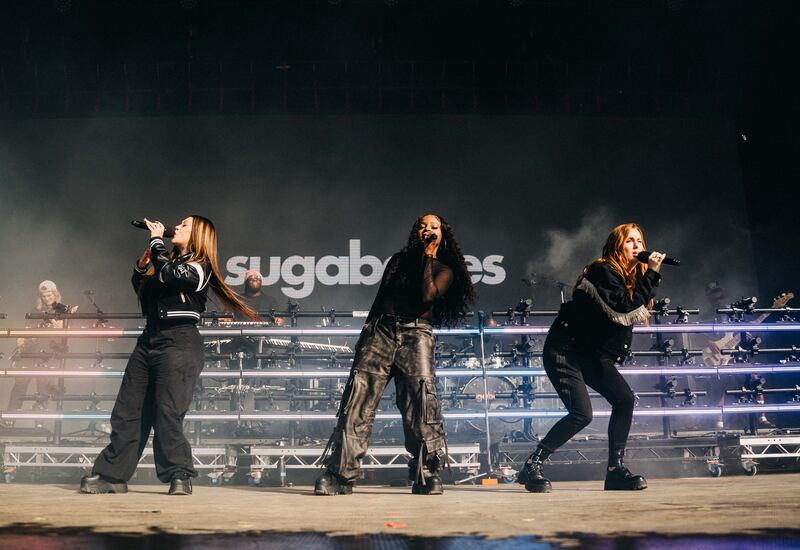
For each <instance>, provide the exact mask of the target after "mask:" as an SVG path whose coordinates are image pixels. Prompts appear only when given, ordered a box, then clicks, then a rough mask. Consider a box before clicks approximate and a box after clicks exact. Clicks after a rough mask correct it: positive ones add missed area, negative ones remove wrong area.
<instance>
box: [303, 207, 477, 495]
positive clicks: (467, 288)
mask: <svg viewBox="0 0 800 550" xmlns="http://www.w3.org/2000/svg"><path fill="white" fill-rule="evenodd" d="M474 299H475V291H474V289H473V286H472V281H471V280H470V275H469V273H468V271H467V266H466V263H465V262H464V255H463V254H462V253H461V249H460V247H459V245H458V242H457V241H456V238H455V235H454V234H453V230H452V228H451V227H450V225H449V224H448V223H447V222H446V221H445V220H444V219H443V218H442V217H441V216H437V215H434V214H427V215H424V216H422V217H420V218H419V219H417V221H416V222H414V225H413V227H412V229H411V233H410V235H409V238H408V243H407V245H406V246H405V248H403V249H402V250H401V251H400V252H398V253H396V254H394V255H393V256H392V257H391V259H390V260H389V262H388V264H387V266H386V270H385V271H384V273H383V278H382V280H381V285H380V288H379V290H378V294H377V296H376V297H375V301H374V303H373V305H372V308H371V309H370V312H369V315H368V317H367V322H366V323H365V324H364V328H363V330H362V331H361V336H360V338H359V340H358V343H357V344H356V354H355V358H354V360H353V368H352V369H351V371H350V377H349V379H348V381H347V384H346V385H345V389H344V393H343V396H342V401H341V404H340V406H339V412H338V415H337V416H338V422H337V425H336V428H335V429H334V431H333V435H331V438H330V440H329V442H328V448H327V449H326V452H325V454H324V459H323V464H324V465H325V472H324V473H323V475H322V476H321V477H320V478H319V479H317V482H316V486H315V488H314V492H315V493H316V494H317V495H339V494H350V493H352V491H353V485H354V483H355V480H356V479H357V478H358V475H359V472H360V469H361V468H360V464H359V461H360V460H361V459H362V458H363V457H364V455H365V454H366V452H367V446H368V444H369V438H370V435H371V433H372V425H373V422H374V420H375V412H376V411H377V409H378V405H379V403H380V399H381V395H382V394H383V391H384V389H385V388H386V385H387V384H388V383H389V380H390V379H392V378H394V382H395V388H396V396H397V407H398V408H399V409H400V413H401V415H402V417H403V431H404V435H405V447H406V450H407V451H408V452H409V453H410V454H411V455H412V459H411V461H410V462H409V479H410V480H413V485H412V489H411V492H412V493H413V494H430V495H433V494H441V493H442V481H441V479H440V478H439V475H438V473H437V472H438V471H439V469H440V468H441V467H442V465H443V463H444V461H445V459H446V440H445V433H444V425H443V422H442V411H441V404H440V402H439V399H438V398H437V396H436V385H435V372H434V362H433V350H434V336H433V328H432V326H433V325H434V324H447V325H452V324H454V323H455V322H457V321H458V320H459V318H460V317H462V316H463V314H464V313H466V311H467V309H468V306H469V305H470V304H471V303H472V302H473V301H474ZM328 453H329V454H328Z"/></svg>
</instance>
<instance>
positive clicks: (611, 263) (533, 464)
mask: <svg viewBox="0 0 800 550" xmlns="http://www.w3.org/2000/svg"><path fill="white" fill-rule="evenodd" d="M645 250H646V247H645V243H644V233H643V231H642V229H641V227H639V226H638V225H636V224H635V223H626V224H622V225H618V226H617V227H615V228H614V229H613V230H612V231H611V234H610V235H609V236H608V239H607V240H606V244H605V246H604V247H603V254H602V256H601V257H600V258H597V259H596V260H594V261H593V262H592V263H590V264H589V265H587V266H586V267H584V269H583V271H582V273H581V275H580V276H579V277H578V280H577V282H576V283H575V288H574V290H573V293H572V300H571V301H569V302H566V303H565V304H562V305H561V310H560V311H559V314H558V317H557V318H556V320H555V321H554V322H553V325H552V326H551V327H550V331H549V333H548V335H547V339H546V340H545V344H544V352H543V363H544V368H545V372H546V373H547V377H548V378H549V379H550V382H551V383H552V384H553V387H554V388H555V390H556V392H557V393H558V395H559V397H561V400H562V401H563V402H564V406H565V407H566V408H567V411H568V414H567V415H566V416H564V417H563V418H561V419H560V420H559V421H558V422H557V423H556V424H555V425H554V426H553V427H552V428H551V429H550V431H549V432H548V433H547V435H546V436H545V437H544V439H542V440H541V441H540V442H539V445H538V446H537V447H536V449H535V450H534V451H533V452H532V453H531V455H530V456H529V457H528V459H527V460H526V462H525V464H524V466H523V467H522V469H521V470H520V473H519V476H518V478H517V481H518V482H519V483H521V484H524V485H525V488H526V489H527V490H528V491H530V492H532V493H549V492H550V491H551V490H552V488H551V484H550V481H549V480H548V479H547V478H545V477H544V474H543V473H542V463H543V462H544V461H545V460H546V459H547V457H548V456H550V455H551V454H552V453H553V452H554V451H555V450H556V449H558V448H559V447H560V446H562V445H563V444H564V443H566V442H567V441H569V439H570V438H571V437H572V436H574V435H575V434H577V433H578V432H579V431H581V430H582V429H583V428H585V427H586V426H588V425H589V423H590V422H591V421H592V404H591V401H590V398H589V392H588V390H587V386H589V387H591V388H594V389H595V390H597V392H598V393H600V395H602V396H603V397H604V398H605V399H606V400H607V401H608V402H609V403H610V404H611V418H610V419H609V422H608V469H607V470H606V479H605V489H606V490H636V489H645V488H646V487H647V481H646V480H645V478H644V477H642V476H639V475H633V474H632V473H631V472H630V471H629V470H628V469H627V468H626V467H625V463H624V461H623V458H624V454H625V445H626V444H627V440H628V432H629V431H630V427H631V421H632V419H633V407H634V395H633V392H632V391H631V388H630V386H629V385H628V383H627V382H626V381H625V379H624V378H623V377H622V375H621V374H620V373H619V371H618V370H617V368H616V365H618V364H620V363H622V361H623V360H624V359H625V357H626V356H627V355H628V352H629V351H630V345H631V340H632V338H633V325H634V324H635V323H637V322H645V321H646V320H647V318H648V316H649V308H650V307H651V306H652V300H653V296H654V295H655V290H656V287H657V286H658V284H659V282H660V281H661V275H660V273H659V270H660V268H661V263H662V262H663V261H664V257H665V256H664V254H662V253H660V252H653V253H650V254H649V258H648V259H647V263H646V264H645V263H642V262H641V261H640V260H639V259H638V258H637V256H638V255H639V254H640V253H641V252H643V251H645Z"/></svg>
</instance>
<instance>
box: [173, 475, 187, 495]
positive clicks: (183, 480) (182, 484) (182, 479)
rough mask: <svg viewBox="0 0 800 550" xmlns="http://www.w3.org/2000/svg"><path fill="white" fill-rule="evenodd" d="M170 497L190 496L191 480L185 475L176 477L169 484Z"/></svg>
mask: <svg viewBox="0 0 800 550" xmlns="http://www.w3.org/2000/svg"><path fill="white" fill-rule="evenodd" d="M168 494H170V495H191V494H192V480H191V478H190V477H189V476H187V475H177V476H175V477H173V478H172V480H171V481H170V482H169V493H168Z"/></svg>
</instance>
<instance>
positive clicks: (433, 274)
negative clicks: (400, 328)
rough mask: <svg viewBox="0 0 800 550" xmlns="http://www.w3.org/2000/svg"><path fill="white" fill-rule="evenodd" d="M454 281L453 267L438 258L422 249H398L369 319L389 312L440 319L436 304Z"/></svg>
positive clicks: (391, 260)
mask: <svg viewBox="0 0 800 550" xmlns="http://www.w3.org/2000/svg"><path fill="white" fill-rule="evenodd" d="M452 282H453V270H452V269H450V267H448V266H447V265H445V264H443V263H442V262H440V261H439V260H437V259H436V258H434V257H432V256H428V255H425V254H423V253H422V252H421V251H419V252H418V251H414V250H412V251H410V252H406V253H402V252H398V253H396V254H395V255H394V256H392V257H391V258H390V259H389V262H388V263H387V264H386V269H385V270H384V272H383V278H382V279H381V286H380V288H379V289H378V294H377V296H375V302H374V303H373V304H372V308H371V309H370V311H369V317H367V320H368V321H370V320H372V319H374V318H376V317H378V316H380V315H383V314H388V315H397V316H400V317H409V318H413V319H427V320H429V321H436V319H435V318H434V306H435V305H436V302H437V301H438V300H441V299H442V298H443V297H444V294H445V292H447V289H448V288H449V287H450V284H451V283H452Z"/></svg>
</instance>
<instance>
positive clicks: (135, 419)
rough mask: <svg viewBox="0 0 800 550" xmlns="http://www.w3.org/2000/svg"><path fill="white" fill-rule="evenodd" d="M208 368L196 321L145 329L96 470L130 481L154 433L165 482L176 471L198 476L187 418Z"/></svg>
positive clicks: (155, 452) (158, 464)
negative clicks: (185, 424) (185, 426)
mask: <svg viewBox="0 0 800 550" xmlns="http://www.w3.org/2000/svg"><path fill="white" fill-rule="evenodd" d="M201 370H203V338H202V336H200V333H199V332H198V331H197V327H196V326H195V325H193V324H186V325H178V326H173V327H168V328H158V329H154V328H146V329H145V331H144V332H143V333H142V335H141V336H140V337H139V339H138V341H137V342H136V347H135V348H134V350H133V353H132V354H131V357H130V359H129V360H128V365H127V367H125V375H124V377H123V378H122V385H121V386H120V388H119V393H118V394H117V400H116V402H115V403H114V410H113V411H112V413H111V443H110V444H109V445H108V446H107V447H106V448H105V449H103V451H102V452H101V453H100V455H99V456H98V457H97V460H96V461H95V463H94V468H92V472H93V473H95V474H100V475H102V476H104V477H106V478H109V479H112V480H115V481H128V480H129V479H130V478H131V476H133V473H134V471H135V470H136V466H137V464H138V463H139V459H140V458H141V456H142V453H143V451H144V448H145V445H147V440H148V438H149V437H150V430H151V429H152V430H153V432H154V437H153V455H154V459H155V465H156V475H158V479H160V480H161V481H163V482H164V483H167V482H169V481H170V480H171V479H172V478H173V477H174V476H176V475H187V476H190V477H197V470H195V469H194V466H193V461H192V448H191V446H190V445H189V441H188V440H187V439H186V436H185V435H184V434H183V417H184V416H185V415H186V412H187V411H188V410H189V405H190V404H191V402H192V398H193V396H194V386H195V383H196V382H197V378H198V376H199V374H200V371H201Z"/></svg>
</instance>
